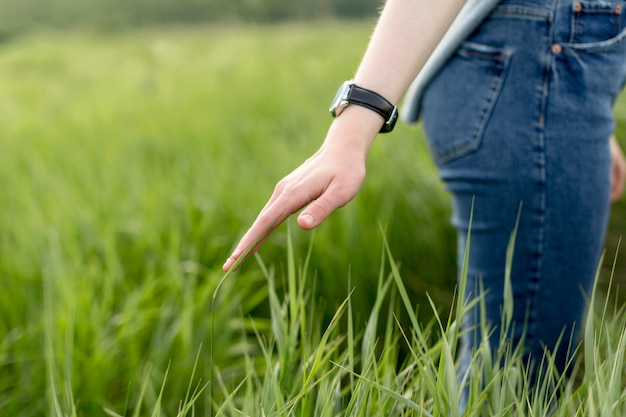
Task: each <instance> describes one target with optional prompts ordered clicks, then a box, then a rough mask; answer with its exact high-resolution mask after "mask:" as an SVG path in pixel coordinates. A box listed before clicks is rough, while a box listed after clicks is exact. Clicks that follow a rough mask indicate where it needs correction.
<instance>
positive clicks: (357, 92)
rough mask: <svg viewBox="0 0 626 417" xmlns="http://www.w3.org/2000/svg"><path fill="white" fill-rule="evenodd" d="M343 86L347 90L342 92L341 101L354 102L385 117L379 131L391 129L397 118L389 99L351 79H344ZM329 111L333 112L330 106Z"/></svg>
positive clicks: (396, 110)
mask: <svg viewBox="0 0 626 417" xmlns="http://www.w3.org/2000/svg"><path fill="white" fill-rule="evenodd" d="M343 88H346V89H347V91H345V92H344V94H345V96H343V97H342V98H341V100H344V101H343V103H351V104H356V105H358V106H362V107H365V108H368V109H370V110H372V111H375V112H376V113H378V114H380V115H381V116H382V117H383V118H384V119H385V124H383V126H382V127H381V129H380V132H381V133H387V132H391V131H392V130H393V128H394V126H395V125H396V121H397V120H398V107H397V106H394V105H393V104H391V103H390V102H389V100H387V99H386V98H384V97H383V96H381V95H380V94H378V93H376V92H375V91H372V90H368V89H367V88H363V87H359V86H358V85H356V84H354V82H352V81H346V82H345V83H344V86H342V88H341V89H343ZM341 89H340V91H341ZM340 95H341V94H340ZM337 104H338V103H335V105H337ZM331 112H333V115H334V114H335V113H334V110H333V108H331Z"/></svg>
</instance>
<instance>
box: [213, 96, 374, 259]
mask: <svg viewBox="0 0 626 417" xmlns="http://www.w3.org/2000/svg"><path fill="white" fill-rule="evenodd" d="M381 124H382V118H381V117H380V116H378V115H377V114H376V113H373V112H372V111H371V110H368V109H365V108H362V107H358V106H349V107H348V108H347V109H346V110H345V111H344V112H343V113H342V115H341V117H339V118H337V119H336V120H335V123H333V126H331V129H330V130H329V133H328V136H327V137H326V140H325V142H324V144H323V145H322V147H321V148H320V149H319V150H318V151H317V152H316V153H315V154H314V155H313V156H311V157H310V158H309V159H307V160H306V161H305V162H304V163H303V164H302V165H300V166H299V167H298V168H297V169H295V170H294V171H293V172H291V173H290V174H289V175H287V176H286V177H285V178H283V179H282V180H281V181H279V182H278V184H277V185H276V187H275V188H274V192H273V194H272V196H271V197H270V199H269V201H268V202H267V204H266V205H265V207H263V209H262V210H261V212H260V213H259V215H258V217H257V218H256V220H255V221H254V223H253V224H252V226H251V227H250V229H248V231H247V232H246V234H245V235H244V236H243V237H242V238H241V241H240V242H239V244H238V245H237V247H236V248H235V250H234V251H233V253H232V255H231V256H230V257H229V258H228V259H227V260H226V263H225V264H224V266H223V267H222V268H223V270H224V271H229V270H230V269H231V268H232V267H233V265H234V264H235V263H236V262H237V260H238V259H239V258H240V257H241V256H242V255H244V256H248V255H250V254H251V253H254V252H255V251H257V250H258V249H259V248H260V247H261V245H262V244H263V242H264V241H265V239H267V238H268V237H269V235H270V234H271V233H272V232H273V231H274V229H276V228H277V227H278V226H279V225H280V224H281V223H282V222H283V221H284V220H285V219H287V217H289V216H290V215H292V214H293V213H295V212H297V211H298V210H300V209H302V208H303V207H306V208H305V209H304V210H303V211H302V213H300V215H299V216H298V225H299V226H300V227H301V228H303V229H305V230H309V229H312V228H314V227H316V226H318V225H319V224H320V223H322V222H323V221H324V220H325V219H326V217H328V215H330V213H332V212H333V211H334V210H336V209H337V208H340V207H343V206H344V205H346V204H347V203H348V202H349V201H350V200H352V198H354V196H355V195H356V193H357V192H358V191H359V189H360V187H361V185H362V184H363V180H364V179H365V159H366V156H367V152H368V150H369V147H370V146H371V143H372V141H373V140H374V137H375V136H376V133H377V132H378V130H379V129H380V126H381ZM250 247H252V249H251V250H250V251H248V248H250ZM244 260H245V258H244V259H242V260H241V261H244Z"/></svg>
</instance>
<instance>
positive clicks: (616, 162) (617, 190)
mask: <svg viewBox="0 0 626 417" xmlns="http://www.w3.org/2000/svg"><path fill="white" fill-rule="evenodd" d="M610 145H611V201H612V202H615V201H617V200H618V199H619V198H620V197H621V196H622V193H623V192H624V185H625V183H626V158H625V157H624V153H623V152H622V150H621V148H620V146H619V144H618V142H617V139H616V138H615V136H614V135H612V136H611V140H610Z"/></svg>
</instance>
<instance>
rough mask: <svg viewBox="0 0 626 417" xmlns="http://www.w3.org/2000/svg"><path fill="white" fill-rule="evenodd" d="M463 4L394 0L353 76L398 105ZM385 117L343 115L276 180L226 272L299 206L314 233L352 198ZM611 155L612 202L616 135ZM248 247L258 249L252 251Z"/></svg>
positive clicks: (618, 184)
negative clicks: (300, 160)
mask: <svg viewBox="0 0 626 417" xmlns="http://www.w3.org/2000/svg"><path fill="white" fill-rule="evenodd" d="M464 1H465V0H438V1H433V0H388V1H387V3H386V4H385V7H384V8H383V11H382V13H381V16H380V18H379V20H378V24H377V25H376V29H375V30H374V33H373V35H372V38H371V40H370V43H369V45H368V48H367V50H366V52H365V55H364V56H363V59H362V61H361V64H360V65H359V68H358V70H357V72H356V74H355V76H354V81H355V83H356V84H357V85H359V86H361V87H364V88H367V89H370V90H373V91H376V92H377V93H379V94H381V95H382V96H383V97H386V98H387V99H388V100H389V101H391V102H392V103H397V102H398V101H399V100H400V99H401V98H402V96H403V95H404V94H405V92H406V90H407V89H408V87H409V85H410V84H411V82H412V81H413V80H414V79H415V77H416V76H417V73H418V72H419V70H420V69H421V68H422V67H423V65H424V63H425V62H426V60H427V59H428V57H429V56H430V54H431V53H432V51H433V49H434V48H435V46H436V45H437V43H438V42H439V41H440V40H441V38H442V37H443V35H444V33H445V31H446V30H447V28H448V27H449V26H450V24H451V23H452V21H453V20H454V18H455V17H456V15H457V14H458V12H459V10H460V9H461V7H462V5H463V3H464ZM416 39H418V40H419V42H418V43H417V44H416V42H415V40H416ZM383 122H384V120H383V118H382V117H381V116H380V115H379V114H378V113H375V112H373V111H371V110H368V109H366V108H364V107H360V106H356V105H349V106H348V107H347V108H346V109H345V110H344V111H343V112H341V114H340V115H339V116H338V117H337V118H336V119H334V120H333V122H332V124H331V126H330V128H329V130H328V133H327V135H326V138H325V140H324V142H323V143H322V145H321V147H320V148H319V149H318V151H317V152H315V154H313V155H312V156H311V157H310V158H308V159H307V160H306V161H305V162H304V163H303V164H302V165H300V166H299V167H298V168H296V169H295V170H294V171H293V172H291V173H290V174H289V175H287V176H286V177H284V178H283V179H282V180H280V181H279V182H278V184H277V185H276V187H275V188H274V192H273V193H272V195H271V197H270V199H269V201H268V202H267V204H266V205H265V207H263V209H262V210H261V212H260V213H259V215H258V217H257V218H256V220H255V221H254V223H253V224H252V226H251V227H250V228H249V229H248V231H247V232H246V233H245V234H244V236H243V237H242V238H241V240H240V242H239V244H238V245H237V246H236V248H235V250H234V251H233V253H232V254H231V256H230V257H229V258H228V259H227V260H226V263H225V264H224V266H223V270H224V271H230V270H231V269H235V268H236V267H237V266H238V265H240V264H241V262H243V261H244V260H245V258H246V257H247V256H249V255H250V254H252V253H254V252H255V251H257V250H258V249H259V248H260V247H261V245H262V244H263V242H264V241H265V240H266V239H267V238H268V237H269V236H270V234H271V233H272V232H273V231H274V229H276V227H278V226H279V225H280V224H281V223H282V222H283V221H284V220H285V219H287V218H288V217H289V216H291V215H292V214H294V213H296V212H297V211H299V210H301V209H303V210H302V212H301V213H300V214H299V215H298V219H297V221H298V225H299V226H300V227H301V228H303V229H305V230H309V229H312V228H314V227H316V226H318V225H319V224H320V223H322V222H323V221H324V220H325V219H326V218H327V217H328V216H329V215H330V213H332V212H333V211H334V210H336V209H338V208H340V207H343V206H344V205H346V204H347V203H348V202H350V200H352V199H353V198H354V196H355V195H356V194H357V192H358V191H359V189H360V187H361V185H362V184H363V181H364V179H365V160H366V157H367V154H368V152H369V149H370V147H371V145H372V143H373V142H374V139H375V138H376V135H377V133H378V132H379V130H380V128H381V126H382V124H383ZM611 153H612V156H613V164H612V174H613V175H612V177H613V180H612V189H611V199H612V200H613V201H614V200H616V199H617V198H619V196H620V195H621V193H622V190H623V188H624V182H625V178H626V160H625V159H624V155H623V154H622V152H621V150H620V149H619V146H618V145H617V141H616V140H615V138H614V137H612V138H611ZM250 246H253V247H252V250H251V251H247V249H248V248H249V247H250ZM240 258H241V259H240ZM233 267H235V268H233Z"/></svg>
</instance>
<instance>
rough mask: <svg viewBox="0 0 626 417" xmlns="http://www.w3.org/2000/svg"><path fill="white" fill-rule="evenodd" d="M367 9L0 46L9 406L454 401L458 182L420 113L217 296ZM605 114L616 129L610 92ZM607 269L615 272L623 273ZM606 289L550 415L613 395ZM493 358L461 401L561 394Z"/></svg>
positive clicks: (298, 151) (1, 363)
mask: <svg viewBox="0 0 626 417" xmlns="http://www.w3.org/2000/svg"><path fill="white" fill-rule="evenodd" d="M371 26H372V23H371V22H352V23H349V24H341V25H340V24H338V23H336V22H318V23H316V24H309V25H282V26H260V27H254V26H248V27H229V26H222V27H219V26H216V27H208V28H199V27H196V28H169V29H163V30H152V31H133V32H123V33H119V34H115V35H113V34H110V35H107V36H104V35H96V34H89V33H80V32H60V33H58V32H42V33H36V34H33V35H31V36H28V37H24V38H19V39H14V40H13V41H11V42H8V43H4V44H2V46H1V48H0V79H2V80H5V81H4V82H2V83H0V122H1V123H0V149H2V152H0V197H1V198H0V201H1V202H2V209H1V210H0V288H1V291H0V367H1V369H2V371H1V372H0V410H2V413H1V414H3V415H15V416H40V415H51V416H61V415H63V416H97V415H108V416H144V415H155V416H156V415H161V416H174V415H188V416H191V415H210V414H211V413H213V414H214V415H302V416H304V415H316V416H317V415H333V416H337V415H380V414H381V413H382V414H394V415H395V414H400V415H402V414H405V415H408V414H409V413H413V414H412V415H424V416H427V415H429V414H432V415H443V414H445V415H447V413H453V412H454V407H452V406H451V404H454V403H455V401H456V399H457V398H458V389H457V388H455V384H454V380H453V379H454V378H453V375H452V365H453V358H454V355H455V350H456V348H457V346H456V344H457V340H456V338H457V337H458V328H457V327H456V325H455V321H454V317H456V315H455V314H454V313H455V311H459V310H462V309H464V308H467V306H464V305H463V303H462V300H456V302H454V301H453V291H454V282H455V276H456V272H455V267H454V264H455V263H454V233H453V231H452V230H451V227H450V226H449V225H448V217H449V208H448V199H447V196H446V195H445V193H444V192H443V190H442V187H441V184H440V183H439V181H438V179H437V175H436V172H435V170H434V167H433V165H432V162H431V161H430V158H429V157H428V154H427V152H426V149H425V146H424V142H423V140H422V138H421V133H420V131H419V129H418V128H410V127H406V126H399V127H398V129H397V132H395V133H394V135H393V136H391V137H384V138H382V137H381V139H380V140H378V141H377V143H376V144H375V146H374V148H373V149H372V154H371V158H370V160H369V162H368V179H367V181H366V184H365V185H364V188H363V189H362V192H361V193H360V194H359V196H358V197H357V198H356V199H355V201H353V202H352V203H351V204H350V205H349V206H348V207H345V208H344V209H342V210H340V211H339V212H337V213H335V214H334V215H333V216H332V218H331V219H329V221H328V222H327V223H326V224H325V225H324V226H323V227H321V228H320V229H319V230H317V231H316V232H315V239H313V238H312V235H311V234H309V233H305V232H302V231H300V230H298V229H297V228H292V229H291V230H290V231H289V230H288V229H287V227H281V228H279V229H278V230H277V232H276V233H275V235H274V236H273V237H272V239H270V241H268V242H267V244H266V245H265V247H264V249H263V251H262V252H261V256H262V258H261V257H257V262H253V260H252V259H251V262H248V263H247V264H245V265H243V266H242V268H241V270H240V272H238V273H237V274H236V275H233V276H231V277H229V278H228V279H226V280H225V281H224V282H223V285H222V286H221V287H220V289H219V292H218V293H217V297H216V298H215V299H214V297H213V296H214V294H215V292H216V289H217V288H218V285H219V283H220V280H221V279H222V277H223V276H222V273H221V271H220V266H221V265H222V263H223V261H224V259H225V258H226V256H227V255H228V253H229V251H230V249H231V247H232V245H233V244H234V242H235V240H236V239H237V237H238V236H239V235H240V234H241V233H242V231H243V230H244V228H245V227H247V225H248V224H250V222H251V221H252V219H253V218H254V216H255V215H256V213H257V212H258V210H259V209H260V207H261V206H262V204H263V203H264V200H265V199H266V198H267V197H268V196H269V193H270V190H271V189H272V186H273V184H274V183H275V181H276V180H277V179H278V178H280V177H281V176H283V175H284V174H286V173H287V172H288V171H289V170H291V169H292V168H293V167H294V166H295V164H297V163H299V161H301V160H303V159H304V158H305V157H306V156H307V155H309V154H310V153H312V152H313V151H314V150H315V149H316V148H317V147H318V146H319V143H320V141H321V138H322V137H323V134H324V131H325V129H326V127H327V126H328V123H329V116H328V114H327V107H328V100H329V97H330V96H329V93H328V92H330V91H333V92H334V91H335V89H336V88H337V84H338V82H340V81H341V80H343V79H346V78H349V77H350V75H351V74H352V72H353V70H354V68H355V67H356V65H357V62H358V59H359V57H360V55H361V53H362V51H363V49H364V48H365V43H366V42H367V38H368V34H369V32H370V29H371ZM346 44H349V45H351V48H347V49H346V48H345V45H346ZM329 68H333V70H332V71H329V70H328V69H329ZM331 94H332V93H331ZM617 110H618V111H617V117H618V123H619V126H618V127H620V128H622V127H621V126H625V125H626V124H625V123H624V122H625V121H626V120H623V119H624V118H626V104H625V102H624V101H623V100H621V101H620V102H619V103H618V109H617ZM622 129H623V128H622ZM618 134H619V131H618ZM622 136H623V137H626V133H625V134H623V135H622ZM390 164H392V165H393V167H394V169H393V170H389V169H388V167H389V166H390ZM416 167H417V168H416ZM416 170H419V175H416V174H415V172H416ZM399 195H402V196H403V198H398V196H399ZM620 210H621V211H620ZM616 212H617V213H620V212H623V206H617V207H616ZM623 218H624V216H619V215H615V216H614V218H613V223H612V230H613V232H612V234H611V239H610V241H609V245H608V249H607V252H608V253H614V252H615V250H614V247H615V245H616V242H617V236H618V235H619V234H620V233H621V232H620V230H622V231H623V230H624V229H623V225H621V224H620V223H619V222H620V221H621V219H623ZM380 224H382V232H381V227H380V226H379V225H380ZM416 231H418V232H416ZM385 239H388V241H385ZM381 249H382V250H381ZM302 254H304V255H302ZM608 258H611V261H612V257H607V259H608ZM618 259H619V258H618ZM604 268H605V269H603V271H602V274H601V276H603V277H608V276H613V277H614V278H615V281H616V285H615V286H616V287H617V286H618V284H619V282H620V276H621V275H620V274H624V271H623V268H620V267H619V265H617V267H616V268H615V272H614V273H611V271H610V269H611V262H605V264H604ZM607 269H608V270H607ZM603 282H606V278H604V279H603V280H602V281H601V283H603ZM602 288H604V287H602ZM599 291H600V290H599ZM426 294H428V295H429V296H430V299H429V298H428V297H426V296H425V295H426ZM598 299H604V298H602V297H598ZM606 299H607V300H611V303H613V302H614V303H615V304H606V305H605V307H604V309H602V308H600V309H599V310H600V311H605V310H606V314H604V315H599V316H598V317H596V316H595V315H594V316H593V317H594V319H593V321H590V323H592V325H590V326H591V327H590V328H588V330H587V335H586V339H585V340H586V341H587V342H588V344H587V345H585V354H584V355H581V356H582V357H583V358H585V362H584V364H581V365H580V366H581V367H582V368H581V369H583V370H584V372H582V373H581V375H582V376H581V378H582V380H580V381H578V383H576V384H575V385H574V382H575V381H574V382H571V381H564V380H561V379H559V378H557V377H556V376H552V375H551V376H550V377H549V378H552V379H551V380H550V383H549V384H547V383H546V384H547V385H546V386H548V385H556V386H557V388H558V389H557V392H558V390H561V391H562V392H563V393H564V395H563V396H561V397H560V398H559V399H558V401H560V403H559V404H560V405H562V406H563V407H565V408H564V410H566V411H569V412H570V414H567V413H565V411H563V412H562V413H564V414H561V415H611V414H606V413H614V414H613V415H620V414H619V412H621V411H622V410H623V404H622V403H623V400H622V398H623V390H622V387H621V385H623V381H622V380H621V378H622V373H621V369H620V368H619V367H618V366H619V364H620V363H621V362H619V358H620V357H621V355H622V354H623V350H624V342H623V331H622V329H623V325H624V314H623V310H622V308H621V303H620V302H619V301H613V300H619V297H608V298H606ZM213 301H215V308H214V310H213V309H212V306H213ZM607 302H608V301H607ZM609 305H611V306H612V307H611V308H609ZM433 306H434V307H433ZM212 323H213V324H212ZM589 344H591V345H592V346H590V347H589V346H588V345H589ZM211 346H212V347H213V348H212V349H211ZM502 354H503V355H505V353H504V352H503V353H502ZM506 355H509V356H510V357H511V359H509V360H508V361H506V363H507V364H509V367H508V368H505V369H504V370H500V369H496V368H493V369H492V371H491V372H490V373H486V375H487V376H488V378H489V379H488V380H487V381H486V382H487V383H486V384H479V385H476V386H475V387H473V391H472V403H471V406H470V408H469V409H468V415H479V413H480V410H483V408H484V407H490V408H488V409H489V410H490V412H493V415H510V414H512V413H513V412H514V411H515V412H517V413H518V415H523V414H520V413H527V414H530V412H531V410H532V412H533V413H534V414H533V415H542V414H541V413H542V412H543V411H545V409H546V408H547V407H548V406H549V405H553V404H554V401H557V400H556V399H552V398H551V397H549V395H548V394H547V392H546V394H545V395H544V394H541V392H540V391H536V392H527V391H525V390H524V388H523V387H524V384H523V378H524V377H525V376H524V372H523V369H522V368H520V367H519V366H518V364H516V363H517V362H516V361H515V352H510V353H506ZM481 362H485V359H481V357H480V356H477V357H476V363H477V365H476V366H480V367H485V366H487V365H489V364H487V365H485V364H484V363H481ZM487 376H486V377H487ZM483 385H484V389H483ZM565 394H567V395H565ZM567 398H569V399H567ZM607 407H609V408H611V409H610V410H609V409H607ZM559 412H560V413H561V411H559Z"/></svg>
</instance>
